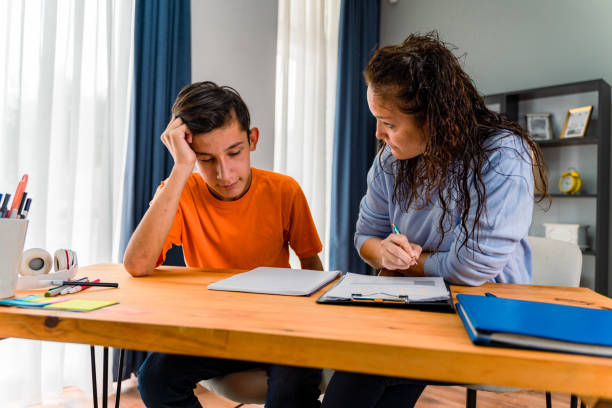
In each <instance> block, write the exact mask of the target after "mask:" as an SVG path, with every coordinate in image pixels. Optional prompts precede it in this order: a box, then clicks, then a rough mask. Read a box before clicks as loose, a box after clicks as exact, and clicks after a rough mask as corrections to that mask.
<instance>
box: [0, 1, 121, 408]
mask: <svg viewBox="0 0 612 408" xmlns="http://www.w3.org/2000/svg"><path fill="white" fill-rule="evenodd" d="M132 12H133V5H132V1H122V0H61V1H60V0H56V1H53V0H47V1H44V0H12V1H3V2H0V146H1V147H0V190H1V191H0V192H11V193H12V192H13V191H14V189H15V187H16V185H17V182H18V181H19V180H20V178H21V175H22V174H25V173H27V174H28V175H29V183H28V186H27V192H28V196H29V197H32V204H31V208H30V217H29V218H30V223H29V229H28V234H27V237H26V248H29V247H41V248H45V249H47V250H48V251H49V252H51V253H53V251H55V250H56V249H58V248H71V249H74V250H75V251H76V252H77V254H78V258H79V264H80V265H88V264H93V263H98V262H111V261H114V260H116V259H117V251H118V238H119V228H120V219H119V215H120V214H121V212H120V207H121V201H122V200H121V192H122V179H123V168H124V159H125V157H124V156H125V145H126V141H127V131H128V120H129V99H130V92H129V90H130V88H131V71H132V70H131V64H132V53H133V51H132V43H133V41H132V31H133V30H132V24H133V23H132V22H133V16H132ZM90 278H93V277H90ZM0 362H1V363H0V395H2V398H1V399H2V403H1V404H2V406H3V407H12V406H15V407H22V406H26V405H28V404H32V403H36V402H39V401H41V400H44V399H45V398H47V397H54V396H57V395H59V394H61V390H62V388H63V386H65V385H77V386H79V387H80V388H82V389H83V390H84V391H86V392H87V393H88V394H90V390H91V388H90V387H91V384H90V383H91V379H90V378H91V372H90V366H89V347H88V346H84V345H65V344H62V343H50V342H38V341H27V340H14V339H8V340H2V341H0ZM101 362H102V361H101V358H98V367H101V366H102V364H101ZM100 377H101V373H100V372H99V373H98V378H100ZM99 389H101V388H99Z"/></svg>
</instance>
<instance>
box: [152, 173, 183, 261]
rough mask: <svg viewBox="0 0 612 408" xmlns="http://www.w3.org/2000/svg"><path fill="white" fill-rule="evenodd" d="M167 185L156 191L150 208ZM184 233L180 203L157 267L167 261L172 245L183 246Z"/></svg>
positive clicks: (160, 186) (163, 182) (162, 184)
mask: <svg viewBox="0 0 612 408" xmlns="http://www.w3.org/2000/svg"><path fill="white" fill-rule="evenodd" d="M165 183H166V182H165V181H162V182H161V184H160V185H159V187H157V190H156V191H155V195H154V196H153V200H151V201H150V202H149V206H150V205H151V204H153V201H155V198H157V195H158V194H159V192H160V191H162V190H163V188H164V185H165ZM182 232H183V211H182V209H181V203H180V202H179V205H178V208H177V210H176V214H175V215H174V220H173V221H172V226H171V227H170V231H169V232H168V235H167V236H166V240H165V241H164V246H163V247H162V252H161V254H159V258H157V263H156V264H155V266H156V267H157V266H159V265H161V264H163V263H164V261H165V260H166V252H168V250H169V249H170V248H172V245H177V246H180V245H183V240H182V239H181V237H182Z"/></svg>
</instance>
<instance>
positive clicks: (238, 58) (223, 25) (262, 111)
mask: <svg viewBox="0 0 612 408" xmlns="http://www.w3.org/2000/svg"><path fill="white" fill-rule="evenodd" d="M276 25H277V0H257V1H253V0H193V1H192V2H191V34H192V36H191V70H192V74H191V76H192V81H194V82H195V81H205V80H208V81H214V82H216V83H218V84H219V85H229V86H232V87H233V88H235V89H236V90H237V91H238V92H239V93H240V95H241V96H242V98H243V99H244V100H245V102H246V104H247V106H248V107H249V110H250V112H251V125H252V126H257V127H259V130H260V138H259V143H258V145H257V150H256V151H255V152H253V155H252V161H251V164H252V165H253V166H254V167H258V168H262V169H266V170H272V169H273V167H274V82H275V67H276V63H275V61H276Z"/></svg>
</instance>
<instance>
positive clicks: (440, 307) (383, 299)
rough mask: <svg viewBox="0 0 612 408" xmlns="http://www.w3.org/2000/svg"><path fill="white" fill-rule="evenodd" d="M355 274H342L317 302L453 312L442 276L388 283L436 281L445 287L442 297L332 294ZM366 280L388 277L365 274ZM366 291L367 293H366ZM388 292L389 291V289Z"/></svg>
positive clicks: (365, 286) (448, 292)
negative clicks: (445, 293) (445, 292)
mask: <svg viewBox="0 0 612 408" xmlns="http://www.w3.org/2000/svg"><path fill="white" fill-rule="evenodd" d="M355 275H356V274H351V273H347V274H346V275H344V276H343V277H342V278H341V279H340V280H339V281H338V282H336V283H335V284H334V285H333V286H332V287H331V288H329V289H328V290H327V291H325V293H323V294H322V295H321V296H320V297H319V298H318V299H317V303H320V304H332V305H349V306H374V307H394V308H407V309H418V310H423V311H430V312H444V313H454V312H455V310H454V308H453V304H452V297H451V296H450V291H449V288H448V284H446V283H445V282H444V281H443V280H442V278H410V277H399V279H398V277H393V278H394V279H393V280H391V281H389V284H391V285H393V284H394V283H396V282H398V281H401V280H405V282H406V283H409V282H415V281H417V282H418V281H419V279H421V280H424V281H431V280H434V281H436V284H437V285H438V286H439V285H443V286H444V288H446V291H447V294H448V295H447V296H446V297H444V298H435V299H418V298H416V299H415V298H413V299H411V296H410V295H403V294H395V293H375V292H372V291H371V292H367V291H364V290H361V291H360V292H364V293H351V294H350V295H348V294H347V296H342V297H340V296H334V293H336V294H337V292H338V288H339V286H341V285H346V279H347V277H348V279H351V278H352V277H353V276H355ZM359 276H360V277H362V278H363V277H365V276H364V275H359ZM365 278H367V280H368V281H372V282H384V280H388V278H390V277H382V276H367V277H365ZM361 286H362V287H364V288H368V283H365V284H363V285H361ZM366 292H367V293H366ZM389 292H390V291H389Z"/></svg>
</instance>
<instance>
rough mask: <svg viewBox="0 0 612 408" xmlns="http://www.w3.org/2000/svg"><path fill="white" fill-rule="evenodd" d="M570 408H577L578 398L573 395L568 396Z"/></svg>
mask: <svg viewBox="0 0 612 408" xmlns="http://www.w3.org/2000/svg"><path fill="white" fill-rule="evenodd" d="M570 407H571V408H578V397H577V396H575V395H573V394H572V395H571V396H570Z"/></svg>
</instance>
